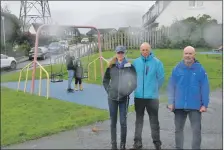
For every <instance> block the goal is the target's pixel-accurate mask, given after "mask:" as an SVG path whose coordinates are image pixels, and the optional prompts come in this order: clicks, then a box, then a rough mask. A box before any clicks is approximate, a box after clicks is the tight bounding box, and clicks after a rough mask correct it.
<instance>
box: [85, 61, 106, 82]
mask: <svg viewBox="0 0 224 150" xmlns="http://www.w3.org/2000/svg"><path fill="white" fill-rule="evenodd" d="M98 59H102V60H104V61H105V62H106V63H107V64H108V63H109V61H108V60H106V59H105V58H103V57H98V58H96V59H95V60H93V61H92V62H90V63H89V64H88V80H90V78H89V76H90V73H89V72H90V65H91V64H92V63H93V64H94V79H95V81H96V73H97V72H96V61H97V60H98Z"/></svg>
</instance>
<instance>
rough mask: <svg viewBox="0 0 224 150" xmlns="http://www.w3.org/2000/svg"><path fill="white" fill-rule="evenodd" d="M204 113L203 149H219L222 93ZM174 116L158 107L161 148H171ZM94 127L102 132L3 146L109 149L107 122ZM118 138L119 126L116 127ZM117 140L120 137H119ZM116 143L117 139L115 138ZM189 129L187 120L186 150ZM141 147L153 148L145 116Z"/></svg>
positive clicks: (131, 120)
mask: <svg viewBox="0 0 224 150" xmlns="http://www.w3.org/2000/svg"><path fill="white" fill-rule="evenodd" d="M209 107H210V108H209V109H208V112H207V113H204V114H203V121H202V148H203V149H222V119H223V118H222V91H221V90H218V91H215V92H213V93H212V95H211V104H210V106H209ZM173 117H174V116H173V113H170V112H169V111H168V110H167V109H166V108H165V104H161V105H160V111H159V120H160V124H161V140H162V142H163V146H162V148H166V149H172V148H173V147H174V124H173ZM134 121H135V113H130V114H129V116H128V137H127V147H131V146H132V144H133V132H134ZM118 125H119V122H118ZM97 127H98V128H99V129H101V130H102V131H99V132H98V133H92V132H91V128H92V126H86V127H82V128H80V129H77V130H72V131H66V132H62V133H59V134H56V135H53V136H49V137H44V138H41V139H38V140H33V141H28V142H25V143H22V144H17V145H12V146H9V147H6V148H7V149H8V148H10V149H18V148H19V149H27V148H28V149H81V148H82V149H85V148H86V149H107V148H110V133H109V121H105V122H103V123H98V124H97ZM118 135H119V126H118ZM118 137H119V136H118ZM118 141H119V138H118ZM190 143H191V129H190V125H189V120H187V122H186V126H185V148H190V145H191V144H190ZM143 144H144V148H146V149H150V148H153V144H152V140H151V135H150V125H149V121H148V117H147V116H145V123H144V129H143Z"/></svg>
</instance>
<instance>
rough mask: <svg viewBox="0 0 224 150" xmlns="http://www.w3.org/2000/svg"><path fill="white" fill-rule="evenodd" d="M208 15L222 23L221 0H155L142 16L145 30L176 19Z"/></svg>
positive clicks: (167, 24) (170, 22)
mask: <svg viewBox="0 0 224 150" xmlns="http://www.w3.org/2000/svg"><path fill="white" fill-rule="evenodd" d="M203 14H206V15H210V16H211V17H212V18H213V19H216V20H217V21H218V23H219V24H222V14H223V13H222V1H192V0H191V1H156V3H155V4H154V5H153V6H152V7H150V8H149V10H148V11H147V12H146V13H145V14H144V15H143V17H142V24H143V27H144V28H145V29H146V30H151V29H153V28H155V27H161V26H170V25H171V24H172V23H174V22H175V21H178V20H182V19H185V18H188V17H192V16H193V17H198V16H199V15H201V16H202V15H203Z"/></svg>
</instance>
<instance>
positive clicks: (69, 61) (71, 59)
mask: <svg viewBox="0 0 224 150" xmlns="http://www.w3.org/2000/svg"><path fill="white" fill-rule="evenodd" d="M74 60H75V57H74V56H72V53H70V52H67V53H66V56H65V61H66V66H67V71H68V88H67V91H68V92H73V91H74V90H73V89H72V88H71V84H72V80H73V77H74V73H75V67H74Z"/></svg>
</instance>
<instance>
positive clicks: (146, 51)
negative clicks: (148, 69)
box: [140, 45, 150, 57]
mask: <svg viewBox="0 0 224 150" xmlns="http://www.w3.org/2000/svg"><path fill="white" fill-rule="evenodd" d="M140 51H141V54H142V56H144V57H147V56H149V53H150V47H149V46H148V45H142V46H141V47H140Z"/></svg>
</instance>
